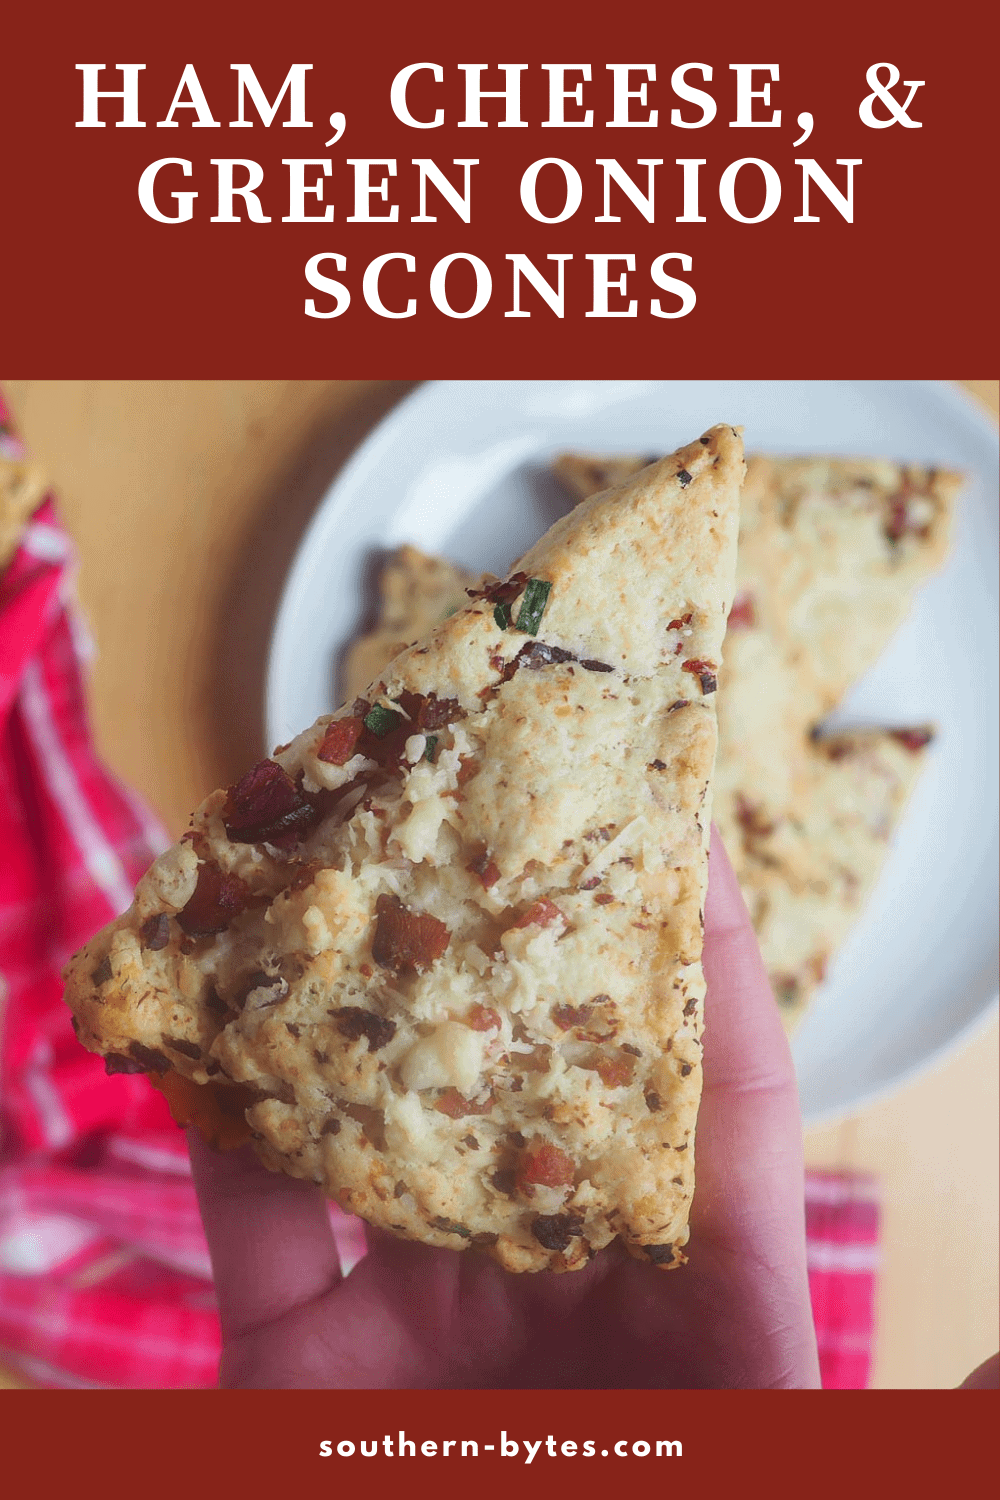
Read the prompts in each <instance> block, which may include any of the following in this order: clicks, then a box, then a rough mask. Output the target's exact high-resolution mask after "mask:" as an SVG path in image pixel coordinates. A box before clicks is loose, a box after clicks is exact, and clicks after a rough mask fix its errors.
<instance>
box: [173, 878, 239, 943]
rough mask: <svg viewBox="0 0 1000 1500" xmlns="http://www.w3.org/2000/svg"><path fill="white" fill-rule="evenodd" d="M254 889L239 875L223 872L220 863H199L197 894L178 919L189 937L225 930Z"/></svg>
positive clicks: (178, 914) (203, 935) (180, 912)
mask: <svg viewBox="0 0 1000 1500" xmlns="http://www.w3.org/2000/svg"><path fill="white" fill-rule="evenodd" d="M249 897H250V892H249V891H248V890H247V887H246V886H245V885H244V883H243V881H242V880H241V879H240V878H239V876H238V875H223V873H222V871H221V870H220V869H219V867H218V865H213V864H203V865H199V866H198V883H197V885H196V886H195V888H194V895H193V896H192V897H191V899H190V901H188V903H187V905H186V906H185V907H184V908H183V910H181V911H179V912H178V913H177V921H178V923H179V924H180V926H181V928H182V929H183V930H184V931H185V932H186V933H187V935H188V937H207V936H209V934H211V933H216V932H225V930H226V928H227V927H228V926H229V924H230V922H232V920H233V918H234V917H238V916H239V914H240V912H241V911H243V910H244V909H245V908H246V905H247V901H248V900H249Z"/></svg>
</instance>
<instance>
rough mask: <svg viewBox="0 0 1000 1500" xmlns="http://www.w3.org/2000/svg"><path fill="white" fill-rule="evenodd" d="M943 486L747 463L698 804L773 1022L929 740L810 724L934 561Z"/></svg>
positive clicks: (880, 465) (591, 467)
mask: <svg viewBox="0 0 1000 1500" xmlns="http://www.w3.org/2000/svg"><path fill="white" fill-rule="evenodd" d="M646 463H648V460H647V459H644V458H640V457H639V456H637V455H628V454H625V455H615V456H596V455H585V454H564V455H563V456H562V457H561V458H559V459H558V460H557V461H556V463H555V464H554V469H555V472H556V473H557V474H558V475H559V477H560V478H561V479H562V481H563V482H564V484H565V485H566V486H567V488H568V489H569V490H570V492H571V493H572V494H573V495H574V496H575V497H577V498H581V497H583V496H586V495H589V494H592V493H594V491H595V490H596V489H599V488H603V487H604V486H605V485H607V484H608V483H610V482H613V481H620V479H621V477H622V476H624V475H627V474H636V473H638V472H640V470H641V469H642V468H643V466H644V465H645V464H646ZM960 484H961V476H960V475H958V474H953V473H948V472H945V471H943V470H940V469H924V468H916V467H913V466H906V465H903V464H898V463H893V462H890V461H889V460H886V459H874V458H815V457H813V458H770V457H767V456H762V455H751V456H750V458H749V459H748V461H747V478H746V483H745V485H744V488H743V497H742V503H741V510H740V538H739V554H738V557H737V564H736V597H735V603H734V605H733V610H732V613H731V615H730V619H729V631H728V635H727V637H726V667H725V671H724V673H723V676H722V680H721V682H720V691H719V707H718V713H719V754H718V759H717V762H716V772H715V786H714V809H715V819H716V822H717V823H718V825H719V829H720V832H721V833H722V837H723V840H724V842H725V844H726V848H727V849H728V851H729V855H730V858H731V859H732V862H733V866H734V869H735V871H736V874H737V877H738V879H739V881H740V885H741V888H742V890H743V894H744V897H745V898H746V901H747V905H748V907H749V909H750V914H751V916H752V917H753V919H754V925H755V927H756V929H757V936H758V938H759V940H760V944H761V952H762V953H763V955H764V960H765V963H766V964H767V967H768V972H769V974H770V976H771V982H772V985H773V987H774V991H775V994H776V995H777V997H778V999H779V1001H780V1002H781V1004H782V1014H783V1016H784V1018H785V1021H786V1024H788V1025H789V1026H791V1025H792V1024H794V1023H795V1022H796V1021H798V1020H799V1019H800V1018H801V1016H802V1014H803V1011H804V1009H805V1006H806V1003H807V1002H808V1000H809V999H810V998H811V996H812V995H813V993H814V992H815V990H816V989H817V988H818V986H819V983H820V981H821V979H822V977H823V974H824V972H825V970H826V966H827V963H828V961H829V960H830V958H831V957H832V955H833V954H834V953H835V952H836V950H837V948H838V947H839V946H840V944H841V943H842V941H843V940H844V938H845V937H846V935H847V932H848V930H849V928H850V926H851V924H852V922H853V921H854V920H855V919H856V918H857V915H858V913H859V912H860V910H861V907H862V905H863V902H864V900H865V899H866V898H867V895H868V894H869V893H870V891H871V888H872V886H873V885H874V883H875V879H876V877H877V875H878V873H879V870H880V869H881V866H882V864H883V862H884V859H885V856H886V853H887V852H888V848H889V843H890V839H891V836H892V833H893V831H894V829H895V826H896V824H897V822H898V820H899V818H900V817H901V816H902V812H903V808H904V806H905V803H906V799H907V797H908V795H909V792H910V790H911V788H912V786H913V784H914V782H915V781H916V778H917V776H918V775H919V771H920V767H921V764H922V761H923V753H924V749H923V747H924V746H925V745H926V743H927V741H928V739H929V737H930V736H929V734H928V733H927V732H926V731H925V730H923V729H910V730H882V731H878V730H874V731H871V732H869V733H866V734H856V735H836V736H833V737H832V738H830V739H825V738H824V739H821V740H819V741H816V740H815V738H814V733H815V729H816V726H817V724H818V723H819V722H820V721H821V720H822V719H823V718H824V717H825V716H826V715H827V714H828V713H829V712H830V711H831V710H832V709H833V708H834V707H835V706H836V705H837V703H839V701H840V699H841V697H842V696H843V694H844V693H845V692H846V691H847V689H848V688H849V687H850V686H851V685H852V684H853V683H854V682H855V681H856V680H857V679H858V678H859V677H860V676H862V674H863V673H864V672H866V671H867V670H868V668H869V667H870V666H871V665H872V663H873V662H874V661H875V660H876V658H877V657H878V655H879V654H880V653H881V651H882V650H883V649H884V648H885V646H886V645H887V644H888V642H889V640H890V639H891V637H892V635H893V634H894V633H895V631H896V630H897V628H898V627H899V625H900V624H901V622H902V620H903V618H904V616H905V614H906V612H907V610H908V608H909V606H910V603H911V600H912V597H913V594H914V592H915V591H916V589H917V588H918V587H919V586H920V585H921V584H922V583H923V582H925V581H926V579H927V578H928V577H929V576H930V575H931V573H933V572H934V571H935V570H936V569H937V568H938V567H940V565H941V563H942V562H943V560H944V556H945V554H946V551H947V547H948V541H949V536H950V531H951V522H952V514H953V510H954V503H955V498H956V495H957V492H958V489H959V487H960Z"/></svg>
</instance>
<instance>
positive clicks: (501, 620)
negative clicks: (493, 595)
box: [493, 604, 510, 630]
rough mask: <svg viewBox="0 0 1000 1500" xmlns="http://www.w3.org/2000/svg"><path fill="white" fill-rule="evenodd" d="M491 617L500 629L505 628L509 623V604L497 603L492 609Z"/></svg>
mask: <svg viewBox="0 0 1000 1500" xmlns="http://www.w3.org/2000/svg"><path fill="white" fill-rule="evenodd" d="M493 618H494V620H496V622H497V625H498V627H499V628H500V629H501V630H506V629H507V626H508V625H509V624H510V605H509V604H497V605H496V606H495V607H494V610H493Z"/></svg>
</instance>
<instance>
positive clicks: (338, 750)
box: [316, 718, 365, 766]
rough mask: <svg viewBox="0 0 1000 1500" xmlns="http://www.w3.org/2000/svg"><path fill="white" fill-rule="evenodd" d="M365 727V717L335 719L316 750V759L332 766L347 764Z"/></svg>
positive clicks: (327, 727) (327, 728) (328, 726)
mask: <svg viewBox="0 0 1000 1500" xmlns="http://www.w3.org/2000/svg"><path fill="white" fill-rule="evenodd" d="M364 727H365V721H364V719H355V718H348V719H334V720H333V722H332V724H328V725H327V726H326V733H325V734H324V736H323V742H322V744H321V745H320V747H319V749H318V750H317V751H316V759H317V760H322V761H325V762H326V763H327V765H330V766H346V764H347V762H348V761H349V760H350V758H351V756H352V755H354V753H355V751H356V750H357V744H358V740H359V739H360V738H361V732H362V730H363V729H364Z"/></svg>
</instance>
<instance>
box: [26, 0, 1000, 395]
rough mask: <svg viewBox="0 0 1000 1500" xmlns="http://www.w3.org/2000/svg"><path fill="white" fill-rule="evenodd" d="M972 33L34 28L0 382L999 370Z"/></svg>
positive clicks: (645, 22) (965, 16)
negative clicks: (994, 360) (993, 355)
mask: <svg viewBox="0 0 1000 1500" xmlns="http://www.w3.org/2000/svg"><path fill="white" fill-rule="evenodd" d="M986 14H987V12H986V9H985V8H984V7H982V6H978V5H971V4H968V3H963V4H957V5H953V6H951V7H950V8H948V9H946V10H942V9H941V8H940V7H934V8H931V7H930V6H928V5H913V4H911V5H904V4H902V3H898V0H890V3H881V4H879V3H860V0H848V3H845V4H841V5H837V6H836V7H828V8H821V9H816V8H812V9H809V8H804V7H802V6H801V5H795V6H793V5H790V4H787V3H782V4H776V5H771V6H767V7H736V6H728V7H726V6H723V7H721V8H720V7H712V8H711V9H710V10H709V11H706V10H705V8H704V7H699V6H688V7H679V6H672V7H664V6H663V5H662V4H660V3H654V0H637V3H635V4H631V5H629V6H628V7H627V8H619V9H618V10H617V11H615V10H614V9H613V8H612V9H609V8H608V7H606V6H602V7H596V6H594V7H583V6H578V5H570V4H567V3H560V4H552V5H545V6H539V5H538V4H537V3H535V4H531V3H527V4H526V3H524V0H514V3H511V4H508V5H505V6H504V7H503V8H502V11H501V12H499V13H498V12H497V11H496V9H495V8H494V9H491V10H484V9H483V8H481V7H480V8H479V9H478V10H477V9H476V8H475V7H470V6H469V5H468V4H461V5H459V4H455V3H451V0H449V3H447V4H440V5H436V6H434V7H430V8H428V7H417V6H414V7H403V6H392V7H388V8H386V7H378V6H369V7H355V8H352V9H351V10H350V11H349V12H347V11H345V10H344V9H343V8H339V9H338V8H332V7H330V6H328V5H322V4H319V3H316V0H306V3H302V4H297V5H295V6H287V7H272V8H270V9H269V10H268V11H267V13H266V24H265V25H260V24H258V23H257V21H256V20H252V19H251V16H250V13H249V12H247V11H246V9H245V8H243V7H239V6H235V5H228V4H217V3H216V4H213V3H212V0H205V3H197V4H196V3H192V0H179V3H177V4H174V5H171V6H170V7H169V9H168V10H161V9H149V8H142V7H137V6H135V5H133V4H124V3H106V4H98V5H97V6H96V7H86V8H77V9H73V10H69V9H64V10H62V11H61V12H60V13H59V14H58V17H56V16H53V14H52V13H51V12H50V11H48V10H44V9H42V8H35V9H33V10H32V9H27V10H25V9H23V8H22V9H20V10H19V11H18V13H17V14H15V15H14V16H12V17H8V18H7V19H6V21H5V54H6V57H7V59H8V62H7V66H6V67H5V70H4V73H5V83H4V89H3V97H2V100H0V112H2V113H0V120H2V132H3V146H4V163H5V166H4V177H5V183H4V186H5V201H6V204H7V214H6V215H5V219H6V223H5V229H4V234H3V237H2V238H3V246H2V250H0V257H2V261H3V270H4V276H5V291H6V295H5V304H6V311H5V317H4V346H5V347H4V355H5V369H6V371H7V373H8V375H11V376H19V377H26V376H35V377H38V376H61V377H71V378H72V377H94V376H98V375H100V376H116V377H125V376H129V377H152V376H157V377H167V376H175V377H189V376H192V375H199V376H218V377H222V376H226V377H239V376H289V377H295V378H302V377H307V376H310V377H311V376H324V377H325V376H331V375H344V376H352V377H362V376H364V377H369V376H370V377H382V376H399V377H415V378H424V377H428V376H447V377H458V376H476V375H485V374H489V375H493V376H508V377H517V376H523V375H533V376H553V377H555V376H566V375H574V376H589V375H601V376H608V375H612V376H633V375H634V376H641V377H648V376H666V375H669V376H681V377H688V376H690V377H712V376H714V375H718V374H720V373H725V374H726V375H727V376H740V377H790V376H825V377H842V376H850V377H854V376H857V375H858V374H864V375H866V376H881V377H888V376H939V375H941V374H946V375H954V374H957V373H958V372H959V371H965V372H969V371H973V372H974V373H981V374H987V373H989V370H988V369H987V368H986V366H987V364H988V363H989V358H990V349H991V330H993V329H994V328H995V305H996V294H995V282H996V277H995V273H994V269H993V268H994V262H995V258H996V251H997V246H996V243H995V238H994V235H993V220H994V217H995V194H994V193H993V192H992V190H991V189H990V187H989V178H990V175H991V174H990V172H989V170H988V166H989V163H990V162H991V161H992V156H991V155H990V154H988V153H989V144H988V143H989V141H990V140H991V137H992V131H993V124H992V119H991V114H990V110H991V103H990V101H991V99H992V98H993V95H994V86H993V82H992V59H993V57H994V55H995V51H994V47H993V45H992V44H991V40H990V36H989V34H988V31H989V30H990V29H992V28H994V27H995V22H994V21H993V20H992V19H991V20H990V21H989V22H987V21H986V19H985V17H986ZM501 94H502V95H503V97H490V96H491V95H493V96H499V95H501ZM116 95H117V96H119V97H115V96H116ZM268 120H270V123H269V124H268V123H266V122H267V121H268Z"/></svg>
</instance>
